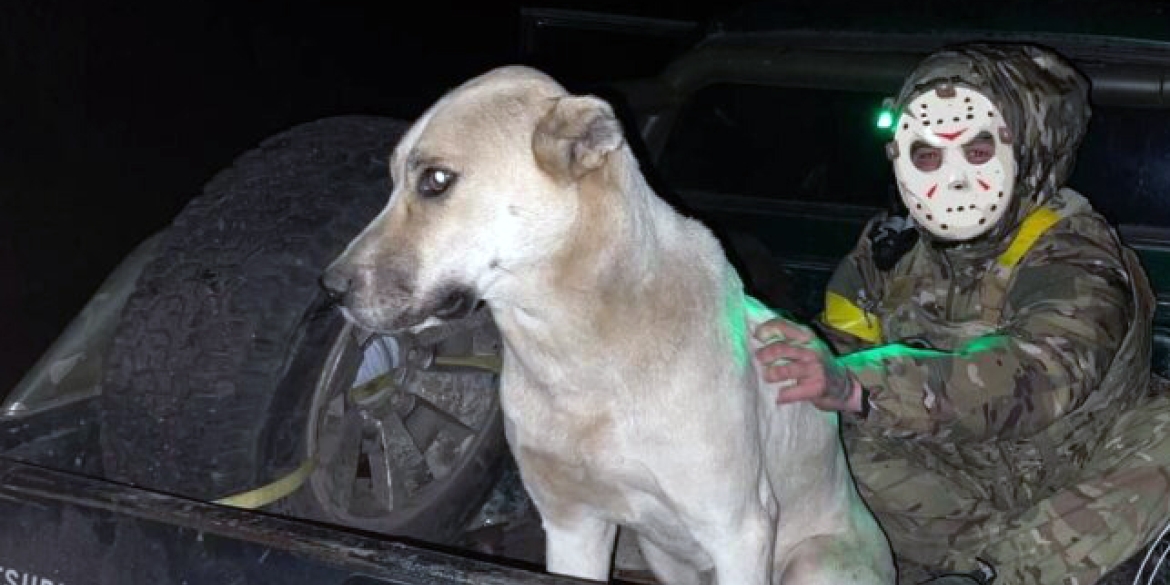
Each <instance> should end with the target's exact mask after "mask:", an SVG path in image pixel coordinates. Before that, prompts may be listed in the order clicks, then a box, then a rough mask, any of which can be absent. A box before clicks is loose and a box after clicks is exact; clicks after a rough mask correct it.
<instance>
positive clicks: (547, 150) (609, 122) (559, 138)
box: [532, 96, 624, 181]
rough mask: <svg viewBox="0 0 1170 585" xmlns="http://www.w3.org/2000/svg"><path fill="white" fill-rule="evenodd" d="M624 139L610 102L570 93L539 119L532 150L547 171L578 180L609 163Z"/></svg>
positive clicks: (558, 176) (563, 178)
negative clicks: (609, 158)
mask: <svg viewBox="0 0 1170 585" xmlns="http://www.w3.org/2000/svg"><path fill="white" fill-rule="evenodd" d="M623 140H624V138H623V137H622V126H621V123H620V122H618V120H617V117H616V116H614V115H613V109H612V108H610V107H609V104H607V103H605V101H604V100H601V99H599V98H595V97H593V96H569V97H563V98H559V99H557V100H556V101H555V103H554V104H553V106H552V108H550V109H549V111H548V113H546V114H545V115H544V116H543V117H542V118H541V119H540V121H539V122H537V124H536V133H535V134H534V135H533V136H532V151H533V154H534V155H535V156H536V164H538V165H540V168H541V169H543V170H544V171H545V172H546V173H549V174H550V175H552V176H553V177H556V178H557V179H558V180H562V181H577V180H579V179H580V178H581V177H583V176H585V175H586V174H588V173H589V172H590V171H593V170H596V169H598V168H600V167H601V166H602V165H603V164H605V159H606V156H608V155H609V153H611V152H613V151H615V150H617V149H618V148H620V147H621V145H622V141H623Z"/></svg>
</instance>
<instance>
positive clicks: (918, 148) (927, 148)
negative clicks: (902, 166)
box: [910, 141, 943, 173]
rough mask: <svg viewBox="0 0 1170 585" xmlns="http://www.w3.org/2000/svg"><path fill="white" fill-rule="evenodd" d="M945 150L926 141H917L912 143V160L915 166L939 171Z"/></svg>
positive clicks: (928, 170)
mask: <svg viewBox="0 0 1170 585" xmlns="http://www.w3.org/2000/svg"><path fill="white" fill-rule="evenodd" d="M942 161H943V152H942V149H941V148H939V147H937V146H931V145H929V144H927V143H925V142H922V141H917V142H915V143H914V144H912V145H910V162H911V163H913V165H914V168H916V169H918V170H920V171H922V172H924V173H929V172H931V171H937V170H938V168H939V167H940V166H942Z"/></svg>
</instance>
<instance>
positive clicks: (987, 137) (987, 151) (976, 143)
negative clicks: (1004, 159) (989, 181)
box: [963, 132, 995, 165]
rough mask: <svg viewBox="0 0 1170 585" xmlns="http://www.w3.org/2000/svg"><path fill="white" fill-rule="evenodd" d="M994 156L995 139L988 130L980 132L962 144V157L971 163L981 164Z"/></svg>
mask: <svg viewBox="0 0 1170 585" xmlns="http://www.w3.org/2000/svg"><path fill="white" fill-rule="evenodd" d="M994 156H995V139H994V138H992V136H991V133H990V132H980V133H979V135H978V136H976V137H975V138H972V139H971V141H970V142H968V143H967V144H964V145H963V157H964V158H966V159H967V162H969V163H971V164H973V165H981V164H983V163H986V162H987V161H989V160H991V159H992V158H993V157H994Z"/></svg>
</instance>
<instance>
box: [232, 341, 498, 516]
mask: <svg viewBox="0 0 1170 585" xmlns="http://www.w3.org/2000/svg"><path fill="white" fill-rule="evenodd" d="M435 364H436V365H440V366H455V367H466V368H474V369H479V370H486V371H489V372H493V373H496V374H499V373H500V369H501V366H502V360H501V359H500V356H498V355H490V356H437V357H435ZM316 467H317V461H316V459H315V458H313V457H310V458H308V459H306V460H305V462H304V463H301V465H300V467H298V468H296V469H295V470H293V472H292V473H290V474H288V475H286V476H284V477H282V478H280V479H278V480H276V481H274V482H272V483H270V484H268V485H264V486H260V487H258V488H256V489H254V490H249V491H246V492H243V493H239V494H235V495H231V496H227V497H225V498H220V499H218V500H215V501H214V502H212V503H213V504H219V505H221V506H231V507H233V508H244V509H246V510H255V509H257V508H263V507H264V506H267V505H268V504H271V503H273V502H276V501H278V500H282V499H284V498H287V497H288V496H289V495H291V494H292V493H293V492H295V491H297V490H298V489H300V487H301V486H302V485H304V484H305V481H306V480H308V479H309V475H310V474H311V473H313V469H315V468H316Z"/></svg>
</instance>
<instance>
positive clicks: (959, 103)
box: [888, 83, 1016, 241]
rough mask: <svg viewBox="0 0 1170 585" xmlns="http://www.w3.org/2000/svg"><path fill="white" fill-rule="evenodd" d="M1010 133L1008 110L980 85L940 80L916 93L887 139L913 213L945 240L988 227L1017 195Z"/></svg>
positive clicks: (975, 233) (960, 238) (965, 236)
mask: <svg viewBox="0 0 1170 585" xmlns="http://www.w3.org/2000/svg"><path fill="white" fill-rule="evenodd" d="M1011 141H1012V138H1011V132H1010V129H1009V128H1008V127H1007V124H1006V122H1005V120H1004V116H1003V112H1001V111H1000V109H999V108H998V107H996V105H995V104H994V103H993V102H992V101H991V100H990V99H989V98H988V97H987V96H986V95H984V94H983V93H981V92H979V91H976V90H974V89H971V88H969V87H964V86H961V85H953V84H949V83H941V84H938V85H936V86H935V87H934V88H933V89H929V90H927V91H925V92H923V93H922V94H920V95H919V96H918V97H916V98H914V99H913V100H912V101H910V103H909V104H907V105H906V107H905V108H904V109H903V111H902V113H901V116H900V117H899V119H898V125H897V127H896V130H895V131H894V140H893V142H891V143H890V144H889V145H888V149H889V150H888V153H889V155H890V158H891V159H892V160H893V162H894V176H895V177H896V178H897V180H898V190H899V192H900V193H901V195H902V201H903V202H904V203H905V204H906V207H907V208H908V209H909V211H910V215H912V216H913V217H914V219H915V221H917V222H918V224H919V225H921V226H922V227H923V228H924V229H926V230H927V231H928V232H930V233H931V234H932V235H933V236H935V237H936V238H938V239H940V240H947V241H967V240H971V239H973V238H976V237H979V236H980V235H982V234H984V233H986V232H987V231H988V230H990V229H991V228H992V227H994V226H995V225H996V224H997V223H998V222H999V221H1000V220H1001V219H1002V218H1003V216H1004V213H1005V212H1006V211H1007V209H1008V207H1009V205H1008V204H1009V203H1010V202H1011V197H1012V187H1013V185H1014V184H1015V180H1016V161H1015V157H1014V154H1013V152H1012V145H1011Z"/></svg>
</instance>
